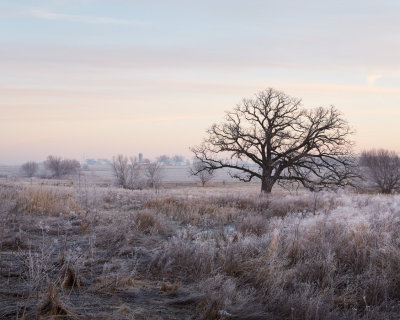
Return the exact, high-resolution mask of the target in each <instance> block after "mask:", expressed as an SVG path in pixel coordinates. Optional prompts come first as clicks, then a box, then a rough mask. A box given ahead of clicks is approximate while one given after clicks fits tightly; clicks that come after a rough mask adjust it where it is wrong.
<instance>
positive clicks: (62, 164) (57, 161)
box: [44, 156, 81, 178]
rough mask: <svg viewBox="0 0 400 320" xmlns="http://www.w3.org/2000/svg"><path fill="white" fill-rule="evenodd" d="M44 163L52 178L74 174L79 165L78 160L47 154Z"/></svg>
mask: <svg viewBox="0 0 400 320" xmlns="http://www.w3.org/2000/svg"><path fill="white" fill-rule="evenodd" d="M44 165H45V167H46V169H47V170H49V171H50V173H51V175H52V177H54V178H59V177H62V176H65V175H67V174H75V173H77V172H78V170H79V169H80V167H81V165H80V163H79V162H78V160H75V159H61V157H56V156H48V157H47V159H46V161H45V163H44Z"/></svg>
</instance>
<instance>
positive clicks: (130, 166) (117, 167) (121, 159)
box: [111, 154, 143, 189]
mask: <svg viewBox="0 0 400 320" xmlns="http://www.w3.org/2000/svg"><path fill="white" fill-rule="evenodd" d="M111 166H112V170H113V173H114V176H115V178H116V182H117V185H118V186H119V187H122V188H124V189H141V188H142V186H143V177H142V169H141V166H140V163H139V162H138V160H137V158H132V157H131V158H128V157H126V156H124V155H122V154H119V155H118V156H116V157H113V161H112V164H111Z"/></svg>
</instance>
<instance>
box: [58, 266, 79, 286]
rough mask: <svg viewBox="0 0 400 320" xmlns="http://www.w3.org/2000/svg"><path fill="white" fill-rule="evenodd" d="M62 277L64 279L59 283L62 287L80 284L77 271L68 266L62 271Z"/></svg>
mask: <svg viewBox="0 0 400 320" xmlns="http://www.w3.org/2000/svg"><path fill="white" fill-rule="evenodd" d="M63 278H64V279H63V281H62V283H61V287H62V288H77V287H80V286H81V285H82V282H81V280H80V279H79V277H78V273H77V271H76V270H75V269H73V268H72V267H70V266H68V267H67V268H65V271H64V272H63Z"/></svg>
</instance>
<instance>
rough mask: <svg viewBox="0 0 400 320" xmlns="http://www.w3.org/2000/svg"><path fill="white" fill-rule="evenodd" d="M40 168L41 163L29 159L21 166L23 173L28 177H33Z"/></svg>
mask: <svg viewBox="0 0 400 320" xmlns="http://www.w3.org/2000/svg"><path fill="white" fill-rule="evenodd" d="M38 170H39V165H38V164H37V163H36V162H34V161H28V162H26V163H24V164H23V165H22V166H21V171H22V174H23V175H24V176H25V177H28V178H32V177H33V176H34V175H35V174H36V173H37V172H38Z"/></svg>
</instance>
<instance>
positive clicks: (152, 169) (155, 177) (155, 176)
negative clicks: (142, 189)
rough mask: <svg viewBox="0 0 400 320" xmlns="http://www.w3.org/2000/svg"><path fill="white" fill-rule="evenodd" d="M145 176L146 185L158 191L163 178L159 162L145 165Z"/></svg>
mask: <svg viewBox="0 0 400 320" xmlns="http://www.w3.org/2000/svg"><path fill="white" fill-rule="evenodd" d="M145 175H146V178H147V184H148V186H149V187H150V188H154V189H158V188H159V187H160V186H161V183H162V180H163V178H164V171H163V166H162V164H161V163H160V162H158V161H155V162H151V163H149V164H147V165H146V168H145Z"/></svg>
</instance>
